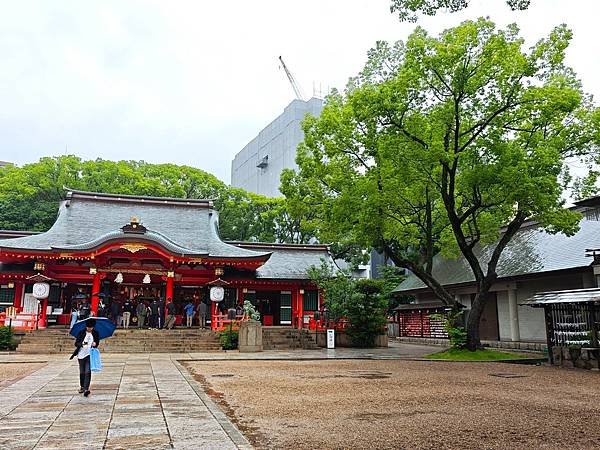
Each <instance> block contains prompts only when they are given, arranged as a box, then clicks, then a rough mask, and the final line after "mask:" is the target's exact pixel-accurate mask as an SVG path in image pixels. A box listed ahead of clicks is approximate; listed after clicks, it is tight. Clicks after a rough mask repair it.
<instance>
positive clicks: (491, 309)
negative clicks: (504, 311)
mask: <svg viewBox="0 0 600 450" xmlns="http://www.w3.org/2000/svg"><path fill="white" fill-rule="evenodd" d="M479 337H480V339H482V340H486V341H498V340H500V335H499V332H498V301H497V299H496V293H495V292H490V294H489V298H488V300H487V302H486V304H485V307H484V308H483V313H482V314H481V319H480V320H479Z"/></svg>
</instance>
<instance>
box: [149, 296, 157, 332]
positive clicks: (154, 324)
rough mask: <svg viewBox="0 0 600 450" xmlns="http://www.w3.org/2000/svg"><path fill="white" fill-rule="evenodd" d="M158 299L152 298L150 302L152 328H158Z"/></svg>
mask: <svg viewBox="0 0 600 450" xmlns="http://www.w3.org/2000/svg"><path fill="white" fill-rule="evenodd" d="M158 306H159V305H158V301H157V300H156V299H153V300H152V303H150V306H149V308H150V328H158V311H159V307H158Z"/></svg>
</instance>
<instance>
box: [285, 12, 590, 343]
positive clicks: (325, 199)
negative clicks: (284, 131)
mask: <svg viewBox="0 0 600 450" xmlns="http://www.w3.org/2000/svg"><path fill="white" fill-rule="evenodd" d="M570 38H571V32H570V31H569V30H567V29H566V28H565V27H558V28H556V29H555V30H554V31H552V33H551V34H550V35H549V36H548V37H547V38H546V39H542V40H540V41H539V42H538V43H537V44H536V45H535V46H534V47H532V48H531V49H530V50H529V51H525V50H523V49H522V46H523V40H522V39H521V38H520V37H519V33H518V29H517V28H516V26H514V25H513V26H509V27H508V28H506V29H504V30H497V29H496V28H495V26H494V24H493V23H492V22H490V21H487V20H484V19H480V20H478V21H475V22H473V21H468V22H464V23H463V24H461V25H460V26H458V27H456V28H452V29H449V30H447V31H445V32H443V33H442V34H441V35H440V36H439V37H432V36H430V35H428V34H427V32H426V31H425V30H423V29H421V28H417V29H416V30H415V31H414V33H413V34H412V35H411V36H410V37H409V38H408V40H407V42H406V43H402V42H398V43H396V44H395V45H393V46H390V45H388V44H385V43H378V44H377V47H376V48H375V49H373V50H371V51H370V52H369V59H368V62H367V64H366V66H365V68H364V70H363V71H362V72H361V73H360V74H359V76H357V77H356V78H354V79H351V80H350V82H349V84H348V87H347V89H346V92H345V93H343V94H342V93H338V92H333V93H332V94H331V95H330V96H329V97H328V98H327V102H326V106H325V108H324V110H323V112H322V113H321V115H320V117H319V118H307V119H306V120H305V122H304V132H305V140H304V142H303V144H301V146H300V147H299V152H298V157H297V163H298V165H299V167H300V173H299V174H297V175H295V176H293V177H288V179H287V181H286V182H287V183H289V184H292V185H296V186H294V187H293V188H290V189H288V187H286V186H284V187H283V191H284V192H300V191H302V190H305V191H308V192H309V194H307V195H305V196H304V201H305V202H306V203H307V205H308V206H307V207H308V208H311V210H312V211H313V213H314V214H315V215H316V216H317V217H318V226H315V229H316V230H318V237H319V239H321V240H322V241H324V242H331V241H343V242H354V243H357V244H359V245H361V246H363V247H365V248H368V247H370V246H373V247H375V248H377V249H379V250H381V251H385V252H386V253H387V254H388V256H389V257H390V259H391V260H392V261H393V262H394V264H395V265H396V266H398V267H403V268H407V269H409V270H411V271H412V272H413V273H414V274H415V275H416V276H417V277H419V278H420V279H421V280H422V281H423V282H424V283H425V284H426V285H427V286H428V287H429V288H431V289H432V291H433V292H434V294H435V295H436V296H437V297H438V298H440V299H441V300H442V301H443V302H444V303H445V304H447V305H455V306H457V305H456V304H455V301H454V298H453V296H452V295H451V294H450V292H448V290H447V289H446V288H445V287H444V286H442V285H441V284H440V283H439V282H438V280H437V279H435V277H434V276H433V275H432V265H433V258H434V256H435V255H437V254H438V253H441V254H442V255H443V256H444V257H458V256H462V257H463V258H464V259H465V260H466V262H467V264H468V266H469V268H470V270H471V271H472V272H473V275H474V277H475V280H476V285H477V295H476V296H475V298H474V300H473V303H472V311H471V314H470V316H469V321H468V324H467V331H468V346H469V348H470V349H475V348H477V347H478V346H480V341H479V319H480V316H481V313H482V311H483V307H484V305H485V303H486V301H487V298H488V295H489V291H490V288H491V286H492V284H493V283H494V281H495V280H496V279H497V273H496V269H497V264H498V260H499V258H500V256H501V255H502V252H503V250H504V249H505V247H506V245H507V244H508V242H509V241H510V240H511V239H512V238H513V236H514V235H515V233H516V232H517V231H518V230H519V228H520V227H521V225H522V224H523V223H524V222H525V221H526V220H528V219H530V220H534V221H537V222H538V223H539V224H540V226H541V227H543V228H544V229H546V230H547V231H549V232H563V233H566V234H572V233H574V232H575V231H576V230H577V227H578V222H579V219H580V216H579V215H578V214H576V213H574V212H572V211H570V210H566V209H564V208H563V200H562V197H561V195H562V193H563V192H564V189H565V187H566V183H567V180H568V179H569V177H568V173H567V172H568V171H567V165H566V160H567V159H568V158H588V161H590V160H591V159H592V158H593V157H595V156H597V153H598V152H597V150H598V140H597V136H598V134H597V133H598V131H597V130H598V111H597V110H595V109H594V106H593V104H592V103H591V100H590V97H589V96H586V95H585V94H584V93H583V92H582V89H581V85H580V83H579V81H578V80H577V78H576V76H575V74H574V72H573V71H572V70H571V69H570V68H568V67H566V66H565V65H564V57H565V50H566V48H567V47H568V43H569V40H570ZM313 221H316V219H313ZM481 247H485V249H486V251H485V252H483V254H482V253H480V252H479V251H478V249H479V248H481Z"/></svg>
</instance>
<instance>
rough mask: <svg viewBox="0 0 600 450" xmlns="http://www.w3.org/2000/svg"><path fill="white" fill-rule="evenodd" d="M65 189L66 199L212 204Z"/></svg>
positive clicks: (169, 198) (64, 187) (211, 201)
mask: <svg viewBox="0 0 600 450" xmlns="http://www.w3.org/2000/svg"><path fill="white" fill-rule="evenodd" d="M63 189H64V190H65V191H66V199H67V200H70V199H72V198H82V199H84V198H89V199H91V200H112V201H138V202H142V203H143V202H145V201H147V202H158V203H162V204H181V205H185V206H191V205H202V206H205V207H208V208H212V207H213V206H214V203H213V199H199V198H180V197H157V196H149V195H133V194H115V193H106V192H92V191H80V190H77V189H71V188H69V187H67V186H63Z"/></svg>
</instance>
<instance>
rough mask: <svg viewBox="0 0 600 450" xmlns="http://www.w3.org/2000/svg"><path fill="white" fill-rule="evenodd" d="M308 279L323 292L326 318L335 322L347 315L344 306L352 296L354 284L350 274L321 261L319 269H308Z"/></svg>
mask: <svg viewBox="0 0 600 450" xmlns="http://www.w3.org/2000/svg"><path fill="white" fill-rule="evenodd" d="M308 277H309V278H310V279H311V281H313V282H314V283H315V284H316V285H317V286H319V289H322V290H323V299H324V301H325V307H326V308H327V314H328V316H329V317H328V318H329V319H330V320H333V321H336V320H338V319H340V318H342V317H344V316H345V315H346V313H347V311H346V305H347V304H348V302H349V301H350V299H351V298H352V295H353V294H354V282H353V280H352V278H351V277H350V274H349V273H346V272H344V271H341V270H339V269H334V268H333V267H332V266H331V265H330V264H328V263H327V262H325V261H321V265H320V266H319V267H310V268H309V269H308Z"/></svg>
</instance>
